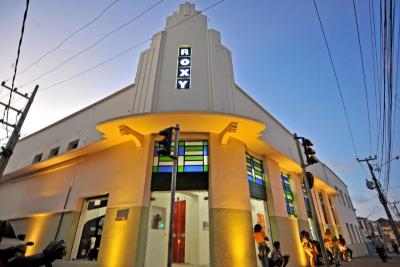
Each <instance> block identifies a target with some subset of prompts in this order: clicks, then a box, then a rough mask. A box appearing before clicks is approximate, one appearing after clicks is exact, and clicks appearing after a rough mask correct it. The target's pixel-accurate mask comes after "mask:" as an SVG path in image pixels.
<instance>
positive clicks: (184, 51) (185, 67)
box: [176, 46, 192, 89]
mask: <svg viewBox="0 0 400 267" xmlns="http://www.w3.org/2000/svg"><path fill="white" fill-rule="evenodd" d="M191 66H192V48H191V47H190V46H181V47H179V55H178V72H177V79H176V88H177V89H189V88H190V77H191Z"/></svg>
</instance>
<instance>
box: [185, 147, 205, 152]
mask: <svg viewBox="0 0 400 267" xmlns="http://www.w3.org/2000/svg"><path fill="white" fill-rule="evenodd" d="M185 150H186V151H203V146H185Z"/></svg>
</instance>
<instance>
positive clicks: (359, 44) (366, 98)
mask: <svg viewBox="0 0 400 267" xmlns="http://www.w3.org/2000/svg"><path fill="white" fill-rule="evenodd" d="M353 10H354V18H355V23H356V28H357V37H358V48H359V50H360V57H361V66H362V73H363V80H364V91H365V100H366V102H367V115H368V133H369V151H370V154H371V152H372V151H371V149H372V140H371V118H370V112H369V101H368V90H367V82H366V78H365V66H364V57H363V52H362V47H361V38H360V30H359V26H358V16H357V8H356V3H355V1H354V0H353Z"/></svg>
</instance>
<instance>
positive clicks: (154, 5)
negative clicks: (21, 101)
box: [18, 0, 165, 87]
mask: <svg viewBox="0 0 400 267" xmlns="http://www.w3.org/2000/svg"><path fill="white" fill-rule="evenodd" d="M164 1H165V0H159V1H157V2H156V3H154V4H153V5H151V6H150V7H148V8H147V9H145V10H144V11H142V12H141V13H140V14H139V15H137V16H136V17H134V18H132V19H130V20H128V21H127V22H125V23H123V24H121V25H119V26H118V27H117V28H115V29H113V30H112V31H110V32H108V33H107V34H105V35H103V36H102V37H100V39H98V40H97V41H95V42H94V43H92V44H91V45H89V46H88V47H86V48H84V49H82V50H81V51H79V52H78V53H75V54H74V55H72V56H70V57H68V58H67V59H66V60H64V61H63V62H61V63H60V64H58V65H57V66H55V67H53V68H52V69H50V70H48V71H46V72H44V73H42V74H40V75H39V76H37V77H36V78H34V79H32V80H29V81H27V82H25V83H23V84H21V85H19V86H18V87H24V86H26V85H28V84H31V83H33V82H36V81H38V80H39V79H41V78H43V77H44V76H46V75H48V74H50V73H53V72H55V71H56V70H58V69H59V68H61V67H62V66H63V65H65V64H66V63H68V62H69V61H71V60H72V59H74V58H76V57H78V56H80V55H82V54H84V53H86V52H87V51H89V50H91V49H92V48H94V47H95V46H97V45H98V44H100V43H101V42H103V41H104V40H105V39H107V38H108V37H110V36H111V35H112V34H114V33H116V32H117V31H119V30H121V29H123V28H124V27H126V26H128V25H129V24H131V23H132V22H135V21H137V20H138V19H139V18H141V17H143V16H144V15H145V14H147V13H148V12H150V11H151V10H152V9H153V8H155V7H156V6H158V5H159V4H161V3H162V2H164Z"/></svg>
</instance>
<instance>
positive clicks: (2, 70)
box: [0, 0, 400, 219]
mask: <svg viewBox="0 0 400 267" xmlns="http://www.w3.org/2000/svg"><path fill="white" fill-rule="evenodd" d="M113 1H114V0H104V1H103V0H96V1H95V0H58V1H54V0H31V3H30V8H29V12H28V18H27V21H26V29H25V35H24V39H23V44H22V51H21V56H20V62H19V65H18V67H19V69H20V70H22V69H24V68H25V67H26V66H27V65H28V64H30V63H32V62H34V61H35V60H37V59H38V58H39V57H40V56H41V55H42V54H44V53H45V52H46V51H49V50H51V49H53V48H54V47H55V46H57V44H58V43H59V42H60V41H62V40H63V39H64V38H65V37H66V36H67V35H68V34H70V33H72V32H74V31H75V30H76V29H77V28H79V27H81V26H82V25H84V24H86V23H88V22H89V21H90V20H91V19H93V18H94V17H96V16H97V15H98V14H99V13H100V12H101V11H102V10H103V9H104V8H105V7H106V6H107V5H109V4H110V3H112V2H113ZM25 2H26V1H22V0H15V1H12V0H0V36H1V37H2V38H1V42H0V80H2V81H3V80H6V79H9V78H10V77H11V76H12V73H13V66H14V64H15V59H16V54H17V46H18V41H19V37H20V31H21V26H22V17H23V12H24V9H25ZM156 2H158V1H150V0H145V1H134V0H120V1H118V2H117V3H116V4H115V5H113V6H112V7H111V8H110V9H109V10H108V11H107V12H106V13H105V14H104V15H103V16H102V17H101V18H100V19H99V20H98V21H96V22H95V23H93V24H92V25H90V26H89V27H87V28H86V29H84V30H83V31H81V32H79V33H78V34H76V35H75V36H73V37H72V38H71V39H69V40H68V41H67V42H65V43H64V44H63V46H62V47H60V48H59V49H58V50H57V51H56V52H54V53H52V54H50V55H49V56H48V57H46V58H44V59H43V60H42V61H41V62H40V63H39V64H37V65H34V66H32V67H31V68H30V69H29V70H27V71H26V72H24V73H22V74H20V75H17V78H16V85H17V86H18V85H21V84H24V83H26V82H28V81H30V80H32V79H34V78H35V77H37V76H38V75H40V74H42V73H44V72H46V71H49V70H50V69H52V68H53V67H55V66H56V65H58V64H59V63H61V62H63V61H64V60H65V59H67V58H68V57H70V56H71V55H73V54H75V53H77V52H78V51H80V50H82V49H84V48H86V47H88V46H89V45H91V44H92V43H93V42H94V41H96V40H98V39H99V38H101V37H102V36H103V35H104V34H106V33H108V32H109V31H111V30H113V29H114V28H116V27H118V26H119V25H120V24H123V23H124V22H126V21H128V20H129V19H131V18H133V17H136V16H137V15H139V14H140V13H142V12H143V11H144V10H146V9H147V8H149V7H150V6H152V5H154V4H155V3H156ZM182 2H183V1H178V0H165V1H163V2H161V3H160V4H159V5H157V6H156V7H155V8H153V9H152V10H151V11H149V12H148V13H147V14H145V15H144V16H142V17H141V18H139V19H138V20H137V21H135V22H133V23H131V24H129V25H128V26H126V27H124V28H122V29H121V30H119V31H117V32H116V33H114V34H112V35H110V36H109V37H108V38H106V39H104V41H103V42H101V43H99V44H98V45H96V46H95V47H93V49H90V50H88V51H87V52H86V53H83V54H82V55H80V56H79V57H76V58H74V59H72V60H70V61H69V62H67V63H66V64H65V65H63V66H62V67H60V68H59V69H58V70H56V71H55V72H53V73H51V74H48V75H46V76H44V77H43V78H41V79H40V80H38V81H37V82H34V83H32V84H29V85H26V86H24V87H22V89H21V91H23V92H30V91H31V90H32V89H33V87H34V85H35V84H36V83H37V84H39V85H40V88H46V87H48V86H50V85H52V84H55V83H57V82H59V81H62V80H64V79H66V78H68V77H70V76H73V75H75V74H76V73H79V72H81V71H83V70H86V69H88V68H90V67H92V66H94V65H96V64H97V63H100V62H102V61H104V60H106V59H108V58H110V57H112V56H114V55H116V54H118V53H120V52H121V51H124V50H125V49H127V48H129V47H131V46H133V45H135V44H137V43H139V42H141V41H144V40H147V39H149V38H151V37H152V35H153V34H154V33H156V32H158V31H160V30H162V29H163V27H164V23H165V18H166V17H167V16H168V15H171V14H172V12H173V11H175V10H176V9H177V8H178V6H179V4H180V3H182ZM192 2H194V3H195V4H196V8H197V9H198V10H202V9H204V8H207V7H208V6H210V5H212V4H214V3H216V2H217V1H215V0H214V1H211V0H199V1H192ZM355 2H356V6H357V12H358V15H359V26H360V35H361V41H362V49H363V55H364V62H365V68H366V79H367V80H366V82H367V92H368V96H369V105H370V112H371V113H370V114H371V131H372V133H371V134H372V148H371V149H370V145H369V136H368V119H367V108H366V100H365V95H364V94H365V93H364V84H363V75H362V68H361V61H360V53H359V48H358V39H357V31H356V25H355V19H354V10H353V4H352V1H344V0H340V1H320V0H318V1H317V4H318V7H319V11H320V15H321V18H322V22H323V24H324V27H325V31H326V35H327V39H328V42H329V45H330V48H331V51H332V56H333V60H334V62H335V65H336V69H337V74H338V78H339V82H340V84H341V87H342V91H343V97H344V101H345V104H346V107H347V110H348V115H349V119H350V124H351V128H352V131H353V135H354V140H355V146H356V149H357V156H358V157H360V158H362V157H366V156H369V155H375V154H377V151H376V150H377V149H376V141H377V110H376V108H375V103H376V101H375V95H374V92H375V91H374V87H373V84H374V83H373V69H372V56H371V51H372V49H371V40H370V26H369V25H370V24H369V12H368V1H366V0H365V1H364V0H356V1H355ZM375 10H376V13H377V12H378V6H376V7H375ZM205 15H207V16H208V18H209V27H210V28H214V29H216V30H218V31H220V32H221V37H222V42H223V44H224V45H225V46H226V47H227V48H228V49H230V51H231V52H232V56H233V64H234V75H235V80H236V83H237V84H238V85H239V86H240V87H241V88H243V89H244V90H245V91H246V92H247V93H249V94H250V95H251V96H252V97H253V98H254V99H256V100H257V101H258V102H259V103H260V104H261V105H262V106H263V107H264V108H265V109H266V110H267V111H269V112H270V113H271V114H272V115H273V116H275V117H276V118H277V119H278V120H279V121H280V122H282V123H283V125H285V126H286V128H288V129H289V130H290V131H291V132H296V133H298V134H299V135H302V136H306V137H308V138H310V139H311V140H313V142H314V144H315V149H316V151H317V155H318V158H319V159H321V160H322V161H323V162H325V163H326V164H327V165H328V166H329V167H331V168H332V169H333V170H334V171H335V172H336V173H337V174H338V175H339V176H340V177H341V179H342V180H344V181H345V182H346V183H347V185H348V188H349V191H350V194H351V197H352V200H353V203H354V206H355V208H356V209H357V215H358V216H368V215H370V218H371V219H376V218H379V217H382V216H385V215H384V211H383V209H382V208H381V207H379V208H376V207H377V205H378V200H377V197H376V193H375V191H370V190H368V189H367V188H366V186H365V178H369V175H368V171H367V168H366V167H365V166H364V167H362V166H361V165H360V164H358V163H357V162H356V160H355V158H356V155H355V154H354V151H353V148H352V143H351V140H350V136H349V132H348V129H347V126H346V120H345V116H344V112H343V108H342V106H341V102H340V96H339V93H338V89H337V85H336V81H335V79H334V75H333V72H332V68H331V65H330V61H329V56H328V53H327V50H326V47H325V45H324V40H323V35H322V32H321V29H320V26H319V23H318V18H317V15H316V12H315V9H314V5H313V2H312V0H299V1H278V0H276V1H272V0H267V1H265V0H263V1H262V0H254V1H239V0H235V1H234V0H225V1H224V2H222V3H221V4H219V5H217V6H215V7H214V8H212V9H210V10H207V11H206V12H205ZM376 19H377V20H378V19H379V18H378V17H376ZM149 45H150V42H149V41H147V42H144V44H142V45H141V46H139V47H138V48H137V49H134V50H132V51H130V52H129V53H126V54H124V55H122V56H120V57H118V58H116V59H114V60H112V61H110V62H108V63H107V64H104V65H102V66H101V67H99V68H96V69H94V70H93V71H90V72H88V73H86V74H84V75H82V76H79V77H78V78H76V79H73V80H70V81H68V82H65V83H63V84H60V85H58V86H55V87H52V88H50V89H47V90H43V91H39V93H38V95H37V98H36V99H35V102H34V104H33V106H32V109H31V111H30V113H29V115H28V117H27V120H26V123H25V125H24V127H23V130H22V132H23V135H27V134H30V133H32V132H35V131H37V130H39V129H41V128H43V127H45V126H47V125H49V124H51V123H53V122H55V121H57V120H59V119H61V118H63V117H65V116H67V115H69V114H71V113H73V112H75V111H77V110H79V109H81V108H84V107H85V106H87V105H89V104H91V103H93V102H95V101H97V100H99V99H102V98H104V97H106V96H108V95H110V94H111V93H113V92H115V91H117V90H119V89H121V88H123V87H124V86H127V85H129V84H131V83H133V82H134V77H135V73H136V68H137V63H138V57H139V55H140V52H141V51H142V50H144V49H146V48H148V47H149ZM396 90H398V88H397V86H396ZM4 96H5V92H4V91H2V92H1V93H0V99H1V100H2V101H5V98H4ZM14 100H15V101H18V102H17V103H19V105H22V104H23V101H22V100H18V97H17V98H15V99H14ZM17 105H18V104H17ZM398 105H400V103H398ZM399 115H400V114H399ZM397 118H400V116H397ZM396 123H397V125H396V130H395V136H394V138H395V142H394V153H393V154H394V155H399V154H400V138H399V135H400V127H399V126H400V120H399V119H397V122H396ZM0 133H1V134H2V136H1V137H4V134H5V133H4V131H3V132H0ZM390 187H391V188H392V189H391V190H390V191H389V194H388V196H389V200H390V201H393V200H400V160H397V161H393V162H392V172H391V178H390ZM372 211H374V212H373V213H372V214H371V212H372Z"/></svg>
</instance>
